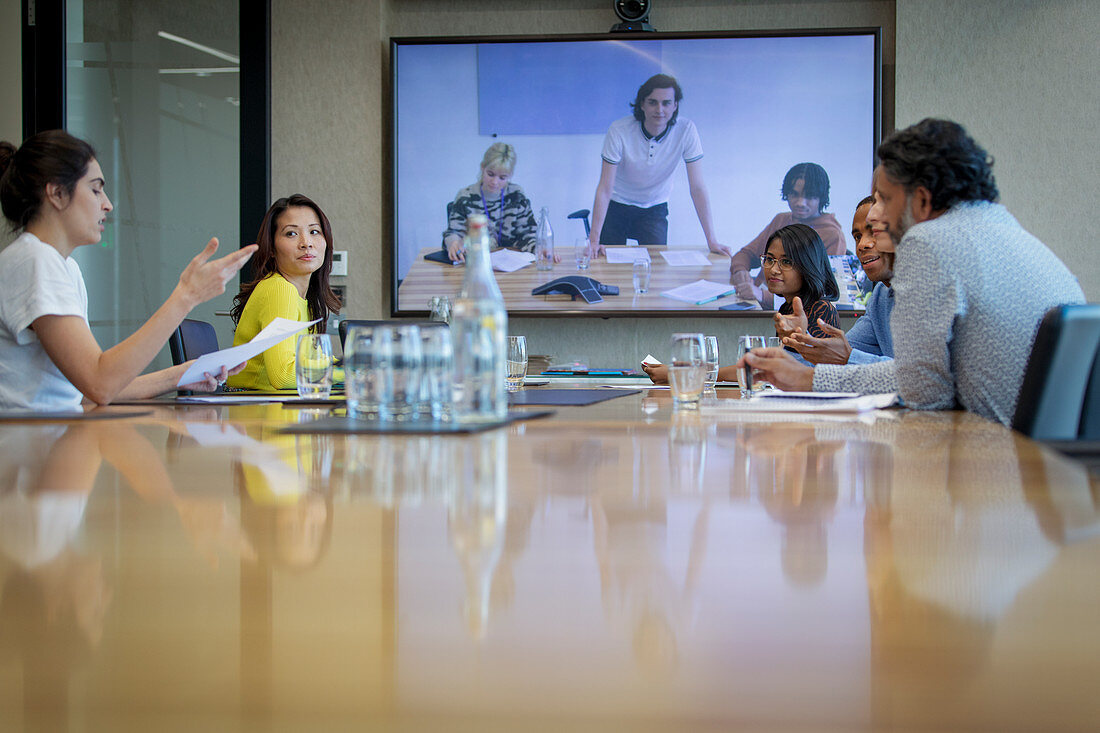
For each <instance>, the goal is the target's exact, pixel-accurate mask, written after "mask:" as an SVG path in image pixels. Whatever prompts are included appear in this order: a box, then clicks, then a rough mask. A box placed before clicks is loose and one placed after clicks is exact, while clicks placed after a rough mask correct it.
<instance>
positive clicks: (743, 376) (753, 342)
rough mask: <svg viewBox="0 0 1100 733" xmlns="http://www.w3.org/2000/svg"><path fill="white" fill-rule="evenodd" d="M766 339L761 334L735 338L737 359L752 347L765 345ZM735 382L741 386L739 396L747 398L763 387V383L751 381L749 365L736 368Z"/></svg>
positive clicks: (758, 347)
mask: <svg viewBox="0 0 1100 733" xmlns="http://www.w3.org/2000/svg"><path fill="white" fill-rule="evenodd" d="M767 343H768V342H767V339H765V338H764V337H763V336H742V337H741V338H739V339H738V340H737V360H738V361H740V360H741V358H742V357H743V356H744V355H745V354H747V353H749V352H750V351H752V350H753V349H761V348H764V346H766V345H767ZM737 384H738V386H739V387H740V388H741V397H742V398H744V399H748V398H749V397H752V395H753V392H759V391H760V390H761V389H763V387H764V383H763V382H761V383H760V384H755V383H754V381H753V374H752V368H751V367H747V366H744V367H741V368H740V369H738V370H737Z"/></svg>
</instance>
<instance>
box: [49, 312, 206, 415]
mask: <svg viewBox="0 0 1100 733" xmlns="http://www.w3.org/2000/svg"><path fill="white" fill-rule="evenodd" d="M189 311H190V306H189V305H188V304H187V302H186V299H185V298H184V297H182V296H181V295H180V294H178V293H173V295H172V297H170V298H169V299H168V300H167V301H166V302H165V303H164V305H162V306H161V307H160V308H158V309H157V311H156V313H154V314H153V316H152V318H150V319H149V320H148V321H146V322H145V323H144V324H142V326H141V328H139V329H138V330H137V331H135V332H134V333H133V334H132V335H131V336H130V337H129V338H127V339H125V340H124V341H122V342H121V343H119V344H117V345H115V346H112V347H111V348H110V349H107V350H106V351H101V352H99V355H98V357H96V359H95V363H94V364H93V365H92V369H91V373H90V374H89V373H88V372H84V376H83V378H80V380H79V381H80V383H79V384H77V383H76V382H74V384H76V386H77V388H78V389H80V390H81V392H83V393H84V395H85V396H86V397H87V398H88V399H90V400H92V401H93V402H95V403H97V404H101V405H103V404H107V403H109V402H112V401H113V400H115V399H117V398H118V397H120V396H121V395H122V394H123V392H124V390H126V388H127V387H128V386H129V385H130V383H131V382H133V381H134V380H135V379H136V378H137V377H138V375H139V374H141V372H142V370H144V369H145V368H146V367H147V366H149V363H150V362H151V361H153V359H154V358H156V355H157V354H158V353H160V350H161V349H162V348H163V347H164V344H165V342H166V341H167V340H168V338H169V336H171V335H172V332H173V331H175V330H176V327H177V326H179V323H180V321H182V320H183V319H184V317H185V316H186V315H187V313H188V312H189ZM93 348H94V347H93ZM51 358H52V357H51Z"/></svg>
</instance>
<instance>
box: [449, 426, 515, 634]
mask: <svg viewBox="0 0 1100 733" xmlns="http://www.w3.org/2000/svg"><path fill="white" fill-rule="evenodd" d="M451 447H452V452H451V459H452V460H451V466H452V469H453V475H454V476H455V478H456V481H455V484H454V493H453V494H452V495H451V498H450V501H449V503H448V507H447V530H448V534H449V536H450V539H451V546H452V547H453V548H454V551H455V554H456V555H457V556H458V561H459V564H460V565H461V566H462V574H463V578H464V580H465V587H466V601H465V604H464V609H463V613H464V615H465V618H466V626H467V629H468V630H469V632H470V635H471V636H472V637H473V638H474V639H478V640H480V639H483V638H484V637H485V635H486V633H487V630H488V624H489V607H490V596H491V591H492V584H493V576H494V572H495V570H496V567H497V563H498V562H499V561H500V557H501V552H502V551H503V549H504V537H505V528H506V523H507V517H508V487H507V481H508V434H507V433H506V432H505V431H502V430H496V431H491V432H489V433H486V434H481V435H476V436H473V437H471V438H469V439H467V440H466V441H465V442H462V443H459V442H458V441H453V442H452V444H451Z"/></svg>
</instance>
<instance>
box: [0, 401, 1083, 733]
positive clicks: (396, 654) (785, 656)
mask: <svg viewBox="0 0 1100 733" xmlns="http://www.w3.org/2000/svg"><path fill="white" fill-rule="evenodd" d="M727 395H731V393H730V392H726V391H720V397H721V398H723V399H724V398H726V396H727ZM321 414H323V413H320V412H316V411H311V410H300V409H292V408H283V407H282V406H280V405H245V406H227V407H194V406H191V407H182V406H177V407H165V408H158V409H157V411H156V412H155V413H154V414H153V415H151V416H147V417H142V418H133V419H126V420H114V421H84V422H73V423H69V424H52V425H51V424H13V423H0V464H2V465H0V477H2V479H0V480H3V481H4V482H5V483H3V484H2V485H0V729H3V730H22V729H26V730H40V729H47V728H49V729H54V728H56V729H65V728H69V727H71V728H72V729H76V730H87V731H101V730H102V731H129V730H133V731H139V730H140V731H148V730H165V729H179V730H269V729H272V728H274V729H286V730H319V731H320V730H323V731H332V730H349V731H351V730H432V731H435V730H471V731H473V730H477V731H516V730H524V731H527V730H540V731H541V730H568V731H589V730H591V731H609V730H614V731H620V730H622V731H692V730H714V731H729V730H740V729H744V730H753V731H773V730H783V731H791V730H805V731H810V730H813V731H818V730H824V729H827V730H831V731H855V730H860V731H862V730H884V729H899V730H937V731H942V730H952V731H954V730H983V731H985V730H1042V731H1046V732H1050V731H1069V730H1095V729H1096V725H1097V721H1098V720H1100V695H1097V690H1096V684H1097V680H1098V679H1100V615H1098V614H1097V612H1096V610H1097V608H1100V583H1098V582H1097V568H1100V531H1098V526H1100V524H1098V523H1100V510H1098V493H1100V484H1098V483H1096V482H1092V483H1090V479H1089V477H1088V475H1087V474H1086V473H1085V472H1084V471H1083V470H1082V468H1081V467H1079V466H1078V465H1077V464H1074V463H1071V462H1069V461H1067V460H1065V459H1063V458H1061V457H1060V456H1057V455H1055V454H1053V453H1050V452H1048V451H1046V450H1045V449H1043V448H1041V447H1040V446H1038V445H1036V444H1035V443H1032V442H1030V441H1029V440H1027V439H1025V438H1022V437H1020V436H1018V435H1016V434H1013V433H1011V432H1010V431H1008V430H1006V429H1004V428H1002V427H1001V426H999V425H994V424H991V423H989V422H986V421H984V420H981V419H979V418H976V417H974V416H972V415H968V414H965V413H961V412H947V413H910V412H902V411H890V412H887V413H885V414H881V415H876V416H874V419H869V418H864V419H863V420H855V419H847V418H844V417H837V416H832V417H817V418H815V417H812V416H807V415H802V416H788V417H785V418H778V417H768V416H762V415H740V416H736V415H730V416H721V417H718V416H712V415H699V414H689V413H680V412H674V411H673V410H672V409H671V406H670V404H669V398H668V393H667V391H657V390H652V391H651V390H645V391H643V392H642V393H641V394H636V395H630V396H623V397H620V398H617V399H614V400H611V401H608V402H604V403H600V404H597V405H593V406H591V407H583V408H561V409H559V410H558V412H557V414H556V415H555V416H553V417H550V418H545V419H540V420H532V421H529V422H526V423H518V424H514V425H512V426H511V427H508V428H505V429H500V430H495V431H490V432H487V433H482V434H479V435H472V436H466V437H440V436H436V437H432V436H412V437H398V436H392V435H391V436H366V435H361V436H340V435H335V436H334V435H305V436H297V437H294V436H287V435H282V434H280V433H278V432H277V431H278V429H279V428H280V427H282V426H284V425H288V424H294V423H299V422H302V421H306V420H310V419H314V418H315V417H317V416H318V415H321Z"/></svg>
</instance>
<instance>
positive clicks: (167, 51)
mask: <svg viewBox="0 0 1100 733" xmlns="http://www.w3.org/2000/svg"><path fill="white" fill-rule="evenodd" d="M65 12H66V73H65V87H66V91H65V108H66V127H67V129H68V130H69V131H70V132H71V133H73V134H74V135H76V136H78V137H81V138H84V139H86V140H89V141H90V142H91V143H92V145H93V146H94V147H95V148H96V151H97V154H98V158H99V162H100V165H101V166H102V168H103V172H104V174H105V178H106V179H107V192H108V195H109V196H110V198H111V201H112V203H114V206H115V209H114V211H113V212H112V214H111V215H110V216H109V217H108V223H107V229H106V231H105V232H104V236H103V241H102V242H101V243H100V244H99V245H97V246H94V247H81V248H80V249H78V250H77V253H76V254H75V257H76V259H77V261H78V262H79V263H80V267H81V269H82V270H83V272H84V279H85V282H86V283H87V287H88V299H89V321H90V322H91V326H92V331H93V332H94V333H95V336H96V338H97V339H98V340H99V343H100V345H101V346H102V347H103V348H108V347H109V346H112V345H114V344H116V343H118V342H119V341H120V340H122V339H124V338H126V337H127V336H129V335H130V334H131V333H133V332H134V330H136V329H137V328H138V327H139V326H140V325H141V324H142V323H143V322H144V321H145V320H146V319H147V318H148V317H149V316H150V315H151V314H152V313H153V311H155V310H156V309H157V307H158V306H159V305H160V304H161V303H163V302H164V300H165V299H166V298H167V297H168V296H169V294H171V292H172V289H173V288H174V287H175V285H176V282H177V281H178V279H179V274H180V272H181V271H182V270H183V268H184V267H186V266H187V263H188V262H189V261H190V259H191V258H192V257H193V256H194V255H195V254H196V253H197V252H198V251H199V250H200V249H201V248H202V247H203V246H204V245H205V244H206V242H207V241H208V240H209V239H210V237H212V236H216V237H218V239H219V241H220V242H221V246H220V247H219V252H221V253H226V252H230V251H232V250H233V249H236V248H237V247H239V246H240V241H239V240H240V234H239V231H240V203H239V202H240V105H241V103H240V96H241V94H240V89H241V79H240V52H239V48H238V47H239V44H240V34H239V31H238V20H239V13H238V5H237V3H224V2H211V1H204V0H170V1H169V0H67V2H66V3H65ZM257 223H258V219H257ZM236 291H237V287H236V282H235V281H231V282H230V283H229V286H228V288H227V291H226V293H225V294H223V295H221V296H219V297H218V298H215V299H214V300H212V301H209V302H207V303H204V304H202V305H200V306H199V307H197V308H196V309H195V310H194V311H192V313H191V316H190V317H191V318H196V319H199V320H203V321H208V322H211V323H213V324H214V326H215V328H216V329H217V331H218V340H219V343H220V344H221V345H222V346H229V345H231V344H232V339H233V335H232V334H233V328H232V323H231V321H230V319H229V318H228V317H227V316H224V315H222V316H218V315H216V313H217V312H225V311H228V310H229V308H230V306H231V303H232V300H233V296H234V295H235V294H236ZM170 364H171V358H170V356H169V353H168V349H167V348H165V349H164V350H163V351H162V352H161V354H160V355H159V356H158V357H157V359H156V361H154V363H153V365H152V368H160V367H164V366H169V365H170Z"/></svg>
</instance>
